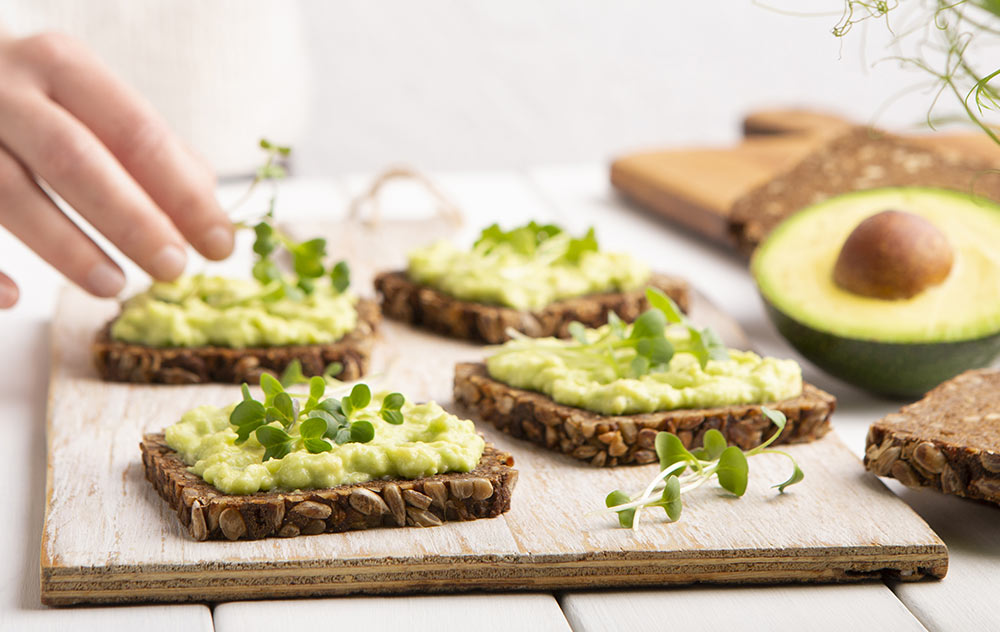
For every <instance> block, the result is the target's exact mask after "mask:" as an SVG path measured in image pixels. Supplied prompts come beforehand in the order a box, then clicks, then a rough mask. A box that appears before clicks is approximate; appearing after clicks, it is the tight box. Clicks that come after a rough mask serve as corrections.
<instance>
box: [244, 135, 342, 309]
mask: <svg viewBox="0 0 1000 632" xmlns="http://www.w3.org/2000/svg"><path fill="white" fill-rule="evenodd" d="M260 147H261V148H262V149H263V150H264V151H265V153H266V156H267V158H266V161H265V162H264V164H263V165H261V166H260V167H259V168H258V169H257V173H256V176H255V177H254V179H253V181H252V182H251V183H250V189H249V191H247V196H244V200H245V199H246V197H248V196H249V194H250V192H252V191H253V190H254V188H255V187H256V186H257V185H258V184H260V183H261V182H264V181H270V182H272V183H275V182H277V181H278V180H280V179H282V178H284V177H285V175H286V171H285V168H284V166H283V165H282V160H284V159H285V158H287V157H288V156H289V155H290V154H291V148H290V147H285V146H281V145H275V144H274V143H271V142H269V141H267V140H265V139H261V141H260ZM276 198H277V188H276V187H275V189H274V191H273V192H272V194H271V198H270V202H269V204H268V210H267V212H266V213H265V214H264V215H263V217H262V218H261V219H260V220H259V221H257V222H256V223H251V222H236V224H235V225H236V227H237V228H245V229H249V230H253V232H254V242H253V251H254V254H255V255H256V261H255V262H254V264H253V269H252V272H253V277H254V278H255V279H257V281H259V282H260V283H261V284H262V285H263V286H264V290H263V291H262V292H261V294H260V295H259V296H258V297H256V298H260V299H263V300H266V301H275V300H279V299H282V298H288V299H291V300H301V299H302V298H304V297H305V296H307V295H309V294H312V292H313V291H314V290H315V287H316V282H317V280H319V279H321V278H324V277H328V278H329V280H330V285H331V287H333V288H334V289H335V290H336V291H337V292H338V293H343V292H344V291H345V290H347V288H348V286H349V285H350V283H351V281H350V279H351V275H350V268H349V267H348V265H347V262H346V261H338V262H337V263H335V264H333V265H332V266H330V267H329V268H327V267H326V265H325V264H324V259H325V258H326V240H325V239H323V238H320V237H317V238H314V239H307V240H306V241H302V242H297V241H295V240H294V239H292V238H291V237H290V236H289V235H288V234H287V233H285V232H284V231H282V230H280V229H279V228H278V227H277V226H276V224H275V221H274V204H275V200H276ZM282 253H285V254H287V256H288V257H289V258H290V259H291V262H292V272H293V274H288V273H287V272H285V271H283V270H282V269H281V267H279V265H278V263H277V261H276V259H277V258H278V257H279V256H280V255H281V254H282Z"/></svg>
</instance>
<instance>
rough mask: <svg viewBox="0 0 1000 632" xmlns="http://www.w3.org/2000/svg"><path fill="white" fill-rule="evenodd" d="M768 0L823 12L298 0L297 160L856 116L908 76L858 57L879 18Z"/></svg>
mask: <svg viewBox="0 0 1000 632" xmlns="http://www.w3.org/2000/svg"><path fill="white" fill-rule="evenodd" d="M779 6H784V7H785V8H788V9H792V8H794V9H795V10H796V11H798V12H800V13H803V12H806V13H817V12H824V11H825V15H819V16H815V17H800V16H790V15H786V14H782V13H779V12H777V11H775V10H770V9H768V8H766V7H764V6H763V5H760V4H755V3H753V2H751V1H749V0H696V1H690V2H681V1H677V0H659V1H657V0H622V1H618V2H603V1H600V0H548V1H544V2H542V1H537V0H535V1H532V0H510V1H507V2H485V1H478V2H477V1H473V2H469V1H467V0H437V1H429V2H426V1H425V2H408V1H405V0H401V1H392V2H378V3H372V2H365V1H364V0H357V1H351V2H337V3H332V4H331V3H328V2H323V1H321V0H307V1H306V2H303V4H302V10H303V15H304V17H305V18H306V20H305V24H306V36H307V43H308V48H309V51H310V53H311V57H312V61H313V63H314V64H315V69H314V74H313V77H315V79H314V81H313V83H312V88H313V90H314V100H313V104H314V106H315V110H314V111H313V114H312V119H311V120H312V122H313V123H312V125H310V126H309V129H310V132H309V134H310V136H309V138H308V139H307V140H305V141H304V142H302V143H300V147H299V149H300V152H299V153H300V158H302V159H303V163H302V167H303V168H304V169H306V170H308V171H310V172H315V171H321V170H323V169H327V170H332V171H341V170H357V169H369V168H373V167H377V166H378V165H380V164H382V163H384V162H386V161H388V160H405V161H410V162H415V163H417V164H420V165H424V166H427V167H433V168H438V167H441V168H483V167H517V166H521V165H524V164H530V163H540V162H566V161H571V162H577V161H592V160H606V159H608V157H609V156H612V155H614V154H617V153H619V152H622V151H625V150H629V149H634V148H641V147H650V146H658V145H684V144H693V145H698V144H704V143H719V142H729V141H732V140H734V139H735V138H736V137H737V135H738V127H739V121H740V118H741V116H742V115H743V114H744V113H745V112H747V111H748V110H750V109H752V108H755V107H762V106H772V105H788V104H795V105H809V106H814V107H822V108H827V109H832V110H836V111H841V112H844V113H846V114H849V115H851V116H853V117H855V118H857V119H859V120H862V121H867V120H870V119H871V118H872V117H873V116H874V115H875V113H876V111H877V110H878V109H879V108H880V106H882V105H884V104H885V103H886V101H887V100H888V99H889V98H890V97H892V96H893V95H895V94H897V93H898V92H899V91H900V90H903V89H904V88H906V87H908V86H911V85H913V83H914V82H916V81H919V80H922V79H924V77H923V75H920V74H916V73H913V72H907V71H903V70H900V69H899V67H898V64H896V63H883V64H879V65H878V66H876V67H875V68H874V69H872V68H870V66H871V64H872V63H873V62H874V61H875V60H877V59H879V58H881V57H883V56H885V55H887V54H888V49H887V48H886V43H887V41H888V36H887V33H886V30H885V28H884V25H883V24H877V23H876V24H872V25H871V26H870V27H869V28H868V29H867V30H868V33H867V34H866V33H865V32H864V31H865V30H866V29H864V28H858V29H857V30H856V31H855V32H853V33H852V34H851V37H849V38H848V39H847V40H845V41H843V42H841V41H839V40H837V39H836V38H834V37H833V35H832V34H831V33H830V29H831V28H832V27H833V25H834V24H835V23H836V22H837V19H838V17H839V15H840V10H841V8H842V3H841V2H840V1H839V0H810V1H798V2H792V1H790V0H786V1H785V2H784V3H783V5H779ZM866 39H867V41H866ZM865 50H867V51H868V53H867V54H865ZM929 99H930V97H929V96H928V95H927V94H918V95H914V96H913V97H912V98H909V99H907V100H904V101H902V102H899V103H898V104H897V105H896V106H894V107H892V108H891V109H890V110H889V111H888V112H886V113H885V114H884V115H883V116H881V117H879V121H880V122H882V123H884V124H891V125H909V124H919V123H921V122H922V120H921V119H922V116H923V114H924V112H925V109H926V107H927V104H928V102H929Z"/></svg>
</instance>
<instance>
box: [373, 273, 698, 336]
mask: <svg viewBox="0 0 1000 632" xmlns="http://www.w3.org/2000/svg"><path fill="white" fill-rule="evenodd" d="M646 285H647V286H653V287H656V288H658V289H660V290H662V291H663V292H664V293H665V294H666V295H667V296H669V297H670V298H672V299H673V300H674V302H676V303H677V305H678V306H679V307H680V308H681V309H682V310H684V311H685V312H686V311H688V309H689V308H690V303H691V299H690V290H689V287H688V284H687V282H686V281H684V280H683V279H678V278H676V277H671V276H667V275H663V274H654V275H653V276H652V277H650V280H649V282H648V283H647V284H646ZM644 287H645V286H644ZM375 289H376V291H377V292H378V294H379V295H380V296H381V299H382V312H383V313H384V314H385V315H386V316H387V317H388V318H392V319H395V320H400V321H403V322H407V323H410V324H412V325H420V326H423V327H425V328H427V329H430V330H432V331H436V332H438V333H442V334H445V335H448V336H451V337H454V338H462V339H466V340H476V341H481V342H486V343H490V344H498V343H501V342H505V341H507V340H509V339H510V336H509V335H507V329H508V328H512V329H514V330H516V331H520V332H521V333H523V334H526V335H528V336H532V337H534V338H541V337H546V336H558V337H560V338H565V337H567V336H568V335H569V331H568V328H569V324H570V323H571V322H573V321H574V320H576V321H579V322H581V323H583V324H584V325H586V326H588V327H598V326H600V325H603V324H605V323H606V322H608V321H607V318H608V312H609V311H614V312H616V313H617V314H618V315H619V316H620V317H621V318H622V319H624V320H626V321H628V322H631V321H633V320H635V319H636V318H638V316H639V314H641V313H642V312H643V311H644V310H646V309H649V303H648V302H647V301H646V294H645V290H644V289H641V290H633V291H631V292H608V293H604V294H590V295H588V296H581V297H578V298H571V299H566V300H562V301H556V302H554V303H552V304H550V305H548V306H546V307H545V308H544V309H542V310H539V311H536V312H529V311H523V310H517V309H514V308H511V307H503V306H500V305H487V304H485V303H475V302H471V301H463V300H460V299H457V298H454V297H452V296H449V295H447V294H445V293H444V292H441V291H439V290H436V289H434V288H432V287H430V286H427V285H422V284H420V283H417V282H415V281H413V280H411V279H410V278H409V276H407V274H406V272H405V271H401V270H400V271H392V272H383V273H381V274H379V275H378V276H376V277H375Z"/></svg>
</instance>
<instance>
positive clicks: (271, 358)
mask: <svg viewBox="0 0 1000 632" xmlns="http://www.w3.org/2000/svg"><path fill="white" fill-rule="evenodd" d="M357 310H358V326H357V327H355V328H354V329H353V330H352V331H350V332H348V333H347V334H346V335H344V337H342V338H341V339H340V340H337V341H336V342H331V343H327V344H311V345H287V346H274V347H247V348H243V349H236V348H232V347H217V346H205V347H151V346H147V345H142V344H136V343H131V342H122V341H120V340H112V339H111V325H112V324H113V323H114V320H112V321H111V322H109V323H108V324H107V325H106V326H105V327H104V328H103V329H101V331H99V332H98V334H97V337H96V339H95V340H94V344H93V356H94V366H95V367H96V368H97V373H98V374H99V375H100V376H101V378H102V379H105V380H108V381H111V382H137V383H143V384H152V383H159V384H202V383H205V382H224V383H233V384H239V383H240V382H248V383H250V384H256V383H257V382H258V381H259V380H260V375H261V373H264V372H268V373H274V374H276V375H280V374H281V372H282V371H283V370H284V369H285V367H287V366H288V364H289V363H290V362H291V361H292V360H298V361H299V362H300V363H301V364H302V372H303V374H305V375H307V376H311V375H320V374H322V373H323V371H324V370H325V369H326V367H327V366H328V365H329V364H330V363H331V362H339V363H341V364H342V365H343V367H344V368H343V370H342V371H341V373H340V374H339V375H336V376H335V377H336V378H338V379H340V380H344V381H347V380H356V379H358V378H359V377H361V376H362V375H364V374H365V373H366V372H367V371H368V364H369V360H370V359H371V354H372V348H373V347H374V345H375V330H376V329H377V328H378V324H379V322H381V320H382V314H381V312H380V311H379V308H378V305H377V304H376V303H375V302H374V301H370V300H367V299H361V300H359V301H358V304H357Z"/></svg>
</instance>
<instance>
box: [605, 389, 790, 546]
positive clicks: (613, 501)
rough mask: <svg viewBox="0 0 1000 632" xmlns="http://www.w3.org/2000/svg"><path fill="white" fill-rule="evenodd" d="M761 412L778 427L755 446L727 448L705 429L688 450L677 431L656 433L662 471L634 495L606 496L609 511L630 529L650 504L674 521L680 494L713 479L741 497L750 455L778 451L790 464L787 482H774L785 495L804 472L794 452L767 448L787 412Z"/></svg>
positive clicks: (677, 516) (715, 433)
mask: <svg viewBox="0 0 1000 632" xmlns="http://www.w3.org/2000/svg"><path fill="white" fill-rule="evenodd" d="M760 410H761V412H762V413H763V414H764V416H765V417H767V418H768V419H769V420H770V421H771V423H773V424H774V425H775V427H777V431H776V432H775V433H774V434H773V435H771V437H770V438H768V439H767V440H766V441H764V442H763V443H761V444H760V445H758V446H757V447H755V448H752V449H750V450H747V451H745V452H744V451H743V450H740V448H739V447H737V446H727V445H726V438H725V436H723V434H722V433H721V432H719V431H718V430H716V429H714V428H712V429H710V430H708V431H707V432H705V435H704V438H703V440H702V446H701V447H700V448H696V449H694V450H688V449H687V448H685V447H684V443H683V442H682V441H681V440H680V438H679V437H678V436H677V435H675V434H673V433H670V432H660V433H657V435H656V440H655V446H656V455H657V457H658V458H659V460H660V473H659V474H657V475H656V476H655V477H654V478H653V480H652V481H651V482H650V483H649V485H648V486H647V487H646V489H644V490H643V491H642V492H641V493H640V494H638V495H637V496H635V497H632V496H629V495H628V494H626V493H625V492H623V491H620V490H615V491H613V492H611V493H610V494H608V496H607V498H606V499H605V505H606V506H607V509H606V511H612V512H615V513H617V514H618V523H619V524H620V525H621V526H623V527H626V528H632V529H638V528H639V520H640V517H641V515H642V511H643V509H644V508H647V507H660V508H662V509H663V510H664V512H665V513H666V515H667V520H668V521H669V522H676V521H677V520H679V519H680V517H681V509H682V504H681V495H682V494H684V493H686V492H689V491H691V490H694V489H697V488H698V487H700V486H701V485H703V484H704V483H706V482H707V481H709V480H711V479H712V478H713V477H714V478H715V479H716V480H717V481H718V483H719V486H720V487H722V488H723V489H725V490H726V491H728V492H729V493H731V494H733V495H735V496H742V495H743V494H744V493H745V492H746V490H747V480H748V477H749V472H750V470H749V466H748V464H747V458H749V457H752V456H756V455H758V454H780V455H782V456H786V457H788V459H789V460H790V461H791V462H792V474H791V476H790V477H789V478H788V480H786V481H783V482H781V483H778V484H777V485H774V486H773V487H776V488H777V489H778V492H779V493H784V492H785V488H787V487H789V486H790V485H794V484H795V483H798V482H800V481H801V480H802V479H803V478H804V476H805V475H804V474H803V473H802V470H801V469H800V468H799V466H798V464H797V463H796V462H795V459H794V458H792V456H791V455H790V454H788V453H787V452H782V451H780V450H769V449H768V446H769V445H771V444H772V443H774V442H775V441H776V440H777V439H778V437H779V436H780V435H781V433H782V432H783V431H784V429H785V424H786V419H785V415H784V414H783V413H782V412H781V411H778V410H772V409H770V408H768V407H766V406H761V407H760Z"/></svg>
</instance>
